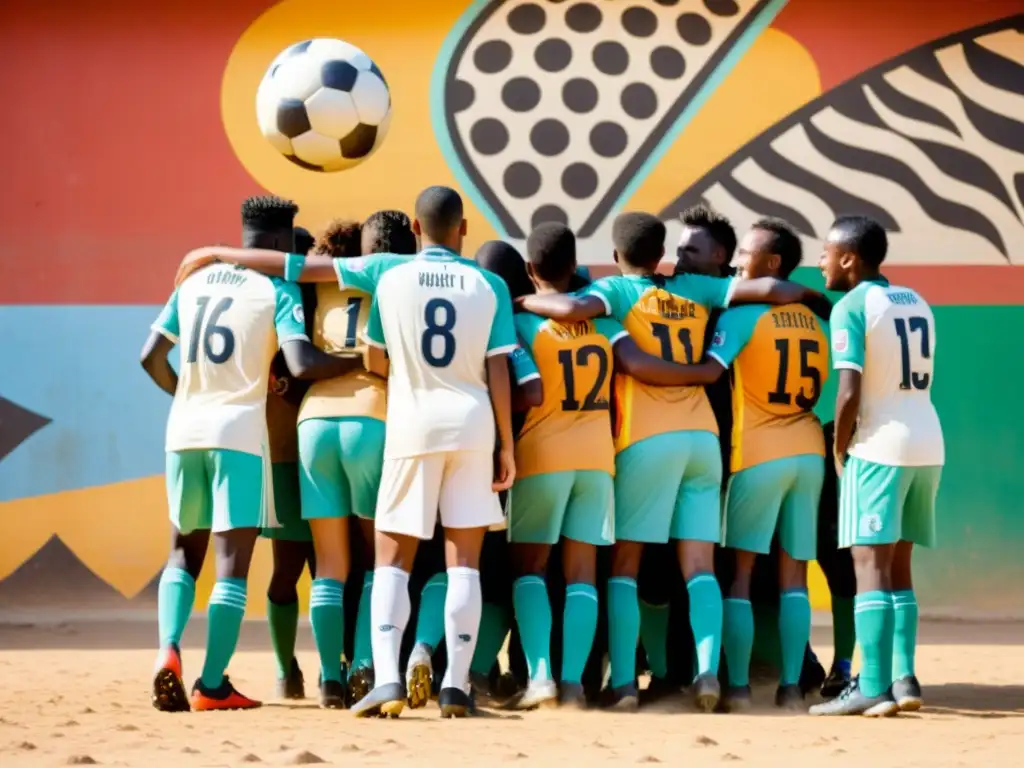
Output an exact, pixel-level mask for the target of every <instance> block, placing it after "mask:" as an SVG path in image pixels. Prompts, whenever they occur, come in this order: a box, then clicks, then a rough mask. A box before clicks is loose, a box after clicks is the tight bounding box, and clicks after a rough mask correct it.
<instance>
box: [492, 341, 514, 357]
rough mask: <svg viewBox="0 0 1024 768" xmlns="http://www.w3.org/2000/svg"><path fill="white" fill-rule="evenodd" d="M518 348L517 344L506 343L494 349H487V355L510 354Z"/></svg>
mask: <svg viewBox="0 0 1024 768" xmlns="http://www.w3.org/2000/svg"><path fill="white" fill-rule="evenodd" d="M517 349H519V345H518V344H506V345H504V346H502V347H495V348H494V349H488V350H487V357H494V356H495V355H510V354H512V353H513V352H515V351H516V350H517Z"/></svg>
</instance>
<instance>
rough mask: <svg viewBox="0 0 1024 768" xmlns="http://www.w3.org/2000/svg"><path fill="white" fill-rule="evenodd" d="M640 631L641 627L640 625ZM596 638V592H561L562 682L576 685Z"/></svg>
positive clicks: (588, 587) (580, 587)
mask: <svg viewBox="0 0 1024 768" xmlns="http://www.w3.org/2000/svg"><path fill="white" fill-rule="evenodd" d="M666 613H668V611H666ZM640 626H641V627H642V626H643V624H642V623H641V625H640ZM595 634H597V589H596V588H595V587H594V586H593V585H592V584H570V585H568V586H567V587H566V588H565V613H564V614H563V615H562V682H563V683H579V682H580V681H582V680H583V670H584V669H585V668H586V666H587V659H589V658H590V650H591V648H593V647H594V635H595Z"/></svg>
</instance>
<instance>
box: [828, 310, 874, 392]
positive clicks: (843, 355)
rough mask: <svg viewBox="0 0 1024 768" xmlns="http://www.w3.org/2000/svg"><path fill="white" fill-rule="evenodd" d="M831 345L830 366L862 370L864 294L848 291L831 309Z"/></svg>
mask: <svg viewBox="0 0 1024 768" xmlns="http://www.w3.org/2000/svg"><path fill="white" fill-rule="evenodd" d="M828 324H829V333H830V334H831V345H832V367H833V368H835V369H836V370H839V369H841V368H849V369H851V370H854V371H862V372H863V370H864V334H865V327H864V296H863V294H862V293H860V292H856V293H854V292H851V293H848V294H847V295H846V296H845V297H844V298H843V299H842V300H841V301H840V302H839V303H838V304H836V305H835V307H834V308H833V309H832V316H831V317H830V318H829V323H828Z"/></svg>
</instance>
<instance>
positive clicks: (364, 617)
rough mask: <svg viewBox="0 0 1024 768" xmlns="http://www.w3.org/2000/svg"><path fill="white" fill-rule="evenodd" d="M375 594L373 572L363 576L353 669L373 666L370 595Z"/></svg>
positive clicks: (353, 650) (353, 651) (357, 614)
mask: <svg viewBox="0 0 1024 768" xmlns="http://www.w3.org/2000/svg"><path fill="white" fill-rule="evenodd" d="M372 592H373V571H367V572H366V575H365V576H363V591H362V592H361V593H360V595H359V611H358V613H356V638H355V643H354V646H355V647H354V648H353V649H352V669H353V670H356V669H363V668H365V667H372V666H373V646H372V645H370V631H371V629H372V626H371V624H370V595H371V594H372Z"/></svg>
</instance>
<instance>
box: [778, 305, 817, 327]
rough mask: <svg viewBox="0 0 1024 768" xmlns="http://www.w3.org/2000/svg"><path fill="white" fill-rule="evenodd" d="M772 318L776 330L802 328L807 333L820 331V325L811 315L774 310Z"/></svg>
mask: <svg viewBox="0 0 1024 768" xmlns="http://www.w3.org/2000/svg"><path fill="white" fill-rule="evenodd" d="M770 316H771V318H772V323H774V325H775V327H776V328H802V329H803V330H805V331H816V330H818V323H817V321H816V320H815V319H814V316H813V315H810V314H804V313H802V312H787V311H785V310H774V311H773V312H772V313H771V315H770Z"/></svg>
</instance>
